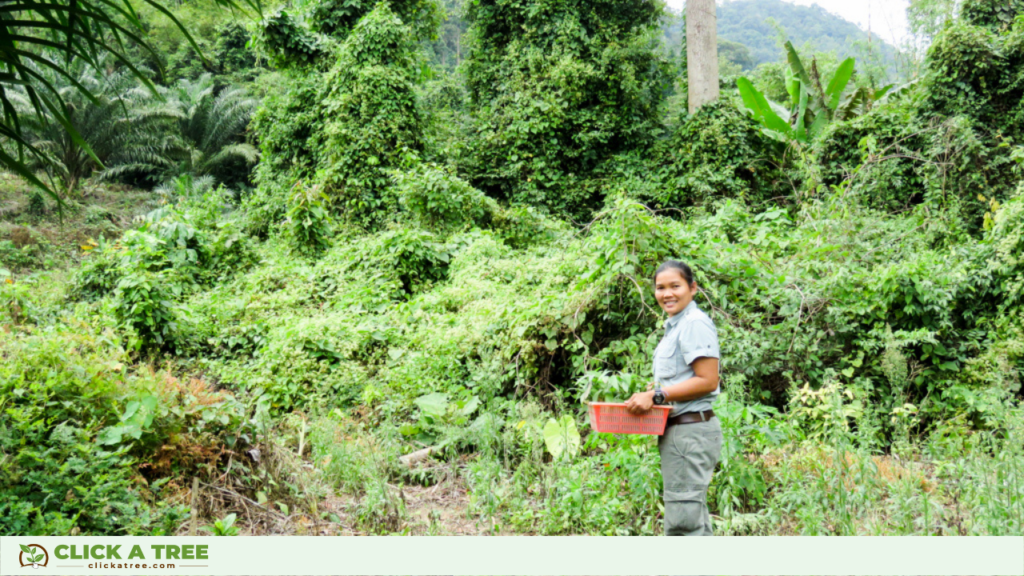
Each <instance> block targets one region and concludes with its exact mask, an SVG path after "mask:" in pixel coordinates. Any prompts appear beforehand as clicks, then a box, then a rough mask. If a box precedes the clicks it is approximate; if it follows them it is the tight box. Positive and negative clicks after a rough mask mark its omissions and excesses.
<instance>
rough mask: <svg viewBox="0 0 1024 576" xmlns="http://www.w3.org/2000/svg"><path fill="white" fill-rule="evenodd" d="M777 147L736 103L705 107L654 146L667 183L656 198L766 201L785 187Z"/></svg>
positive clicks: (668, 201)
mask: <svg viewBox="0 0 1024 576" xmlns="http://www.w3.org/2000/svg"><path fill="white" fill-rule="evenodd" d="M776 147H777V145H776V144H775V143H773V142H772V141H770V140H768V139H766V138H765V137H764V136H762V135H761V132H760V130H759V129H758V125H757V123H756V122H755V121H754V120H753V119H752V118H750V117H749V116H747V115H746V114H744V113H742V112H740V111H739V110H738V109H737V108H736V106H734V105H733V104H732V103H731V102H727V101H719V102H715V103H713V104H708V105H706V106H702V107H701V109H700V110H698V111H697V112H696V113H695V114H692V115H687V116H685V117H684V118H683V119H682V121H681V122H680V123H679V125H678V127H677V128H676V129H675V130H674V131H673V132H672V133H671V136H670V137H669V138H668V139H667V140H665V141H663V142H661V143H659V144H658V146H657V147H656V148H655V152H654V157H655V158H656V161H655V166H656V170H658V179H659V180H660V181H661V182H662V186H661V187H659V189H658V190H657V192H655V194H654V197H653V198H651V200H652V201H653V202H654V203H656V204H657V205H659V206H663V207H669V206H671V207H681V206H692V205H695V204H706V203H708V202H709V201H710V200H713V199H716V198H723V197H724V198H737V197H741V198H744V199H746V200H747V201H748V202H750V203H758V202H763V201H766V200H768V199H770V198H771V197H772V196H773V195H774V193H776V192H777V191H778V190H779V189H780V188H781V186H780V181H781V179H782V174H781V172H779V169H778V165H777V164H776V161H775V159H774V155H775V152H776ZM641 177H644V176H642V175H641ZM783 191H785V190H784V189H783Z"/></svg>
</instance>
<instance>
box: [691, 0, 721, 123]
mask: <svg viewBox="0 0 1024 576" xmlns="http://www.w3.org/2000/svg"><path fill="white" fill-rule="evenodd" d="M686 74H687V80H688V90H689V104H690V114H693V113H694V112H695V111H696V110H697V108H700V107H701V106H703V105H704V104H707V103H708V102H714V101H715V100H718V25H717V22H716V20H715V0H686Z"/></svg>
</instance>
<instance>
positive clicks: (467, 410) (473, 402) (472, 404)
mask: <svg viewBox="0 0 1024 576" xmlns="http://www.w3.org/2000/svg"><path fill="white" fill-rule="evenodd" d="M479 406H480V400H479V399H478V398H477V397H476V396H473V397H472V398H470V399H469V400H468V401H467V402H466V405H465V406H463V407H462V409H460V410H459V414H460V415H461V416H469V415H470V414H472V413H473V412H475V411H476V409H477V408H478V407H479Z"/></svg>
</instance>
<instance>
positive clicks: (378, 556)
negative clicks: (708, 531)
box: [0, 536, 1024, 576]
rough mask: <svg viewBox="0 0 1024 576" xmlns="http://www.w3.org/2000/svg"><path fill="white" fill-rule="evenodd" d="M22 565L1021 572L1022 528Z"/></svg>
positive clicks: (154, 570)
mask: <svg viewBox="0 0 1024 576" xmlns="http://www.w3.org/2000/svg"><path fill="white" fill-rule="evenodd" d="M22 546H24V547H25V548H22ZM26 550H27V552H26ZM25 574H31V575H32V576H44V575H47V574H61V575H66V576H72V575H78V574H84V575H89V576H97V575H100V574H161V575H163V574H188V575H197V576H198V575H217V576H220V575H243V574H244V575H249V576H262V575H285V574H296V575H306V574H308V575H320V574H333V575H349V574H361V575H392V574H423V575H449V576H457V575H491V574H493V575H513V574H518V575H523V576H533V575H537V576H542V575H549V576H550V575H561V576H577V575H579V576H605V575H607V576H616V575H627V574H632V575H646V574H716V575H727V574H742V575H747V576H753V575H761V574H764V575H783V574H784V575H790V576H796V575H804V574H808V575H816V576H826V575H833V574H835V575H852V574H863V575H869V574H879V575H893V576H894V575H903V574H913V575H930V574H937V575H948V574H972V575H987V574H992V575H1003V574H1005V575H1010V576H1021V575H1022V574H1024V537H1019V536H1007V537H950V536H945V537H914V536H906V537H863V536H862V537H827V536H826V537H778V536H772V537H753V536H746V537H714V538H664V537H658V538H655V537H602V536H546V537H545V536H519V537H516V536H491V537H487V536H481V537H476V536H436V537H429V536H412V537H409V536H406V537H400V536H389V537H351V536H350V537H326V536H236V537H225V538H215V537H166V536H162V537H134V536H123V537H109V536H78V537H58V536H5V537H0V576H4V575H12V576H13V575H25Z"/></svg>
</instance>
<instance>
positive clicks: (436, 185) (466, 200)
mask: <svg viewBox="0 0 1024 576" xmlns="http://www.w3.org/2000/svg"><path fill="white" fill-rule="evenodd" d="M395 183H396V192H397V194H398V197H399V199H400V201H401V202H402V205H403V206H404V207H405V209H406V210H408V211H409V212H411V213H412V214H413V216H414V217H415V218H416V219H417V220H418V221H419V222H420V224H422V225H423V226H425V227H427V228H429V229H431V230H436V231H438V232H441V233H444V232H451V231H458V230H461V229H465V228H467V227H469V226H472V225H474V224H476V225H481V224H483V223H485V222H487V221H488V220H490V219H491V217H492V216H493V214H494V213H495V212H496V211H497V208H498V207H497V204H496V203H495V202H494V200H492V199H490V198H487V197H486V196H484V195H483V193H482V192H480V191H479V190H477V189H476V188H473V187H472V186H470V185H469V184H468V183H466V181H464V180H462V179H461V178H459V177H458V176H456V175H455V174H453V173H452V170H451V169H450V168H443V167H438V166H436V165H431V164H421V165H418V166H417V167H416V168H413V169H411V170H408V171H404V172H398V173H396V175H395Z"/></svg>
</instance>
